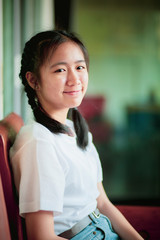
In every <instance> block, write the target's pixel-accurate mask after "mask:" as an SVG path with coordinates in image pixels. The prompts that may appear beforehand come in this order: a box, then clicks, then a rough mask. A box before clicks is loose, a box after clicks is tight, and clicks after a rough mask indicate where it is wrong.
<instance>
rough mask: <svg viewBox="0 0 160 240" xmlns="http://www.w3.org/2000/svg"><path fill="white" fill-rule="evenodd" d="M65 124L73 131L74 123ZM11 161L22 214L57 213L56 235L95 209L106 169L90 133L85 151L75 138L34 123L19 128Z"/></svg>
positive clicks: (11, 151)
mask: <svg viewBox="0 0 160 240" xmlns="http://www.w3.org/2000/svg"><path fill="white" fill-rule="evenodd" d="M67 125H68V126H70V127H71V128H72V129H73V124H72V122H71V121H69V120H67ZM10 159H11V164H12V168H13V173H14V180H15V185H16V188H17V191H18V193H19V209H20V215H21V216H23V217H25V213H27V212H36V211H39V210H46V211H53V213H54V230H55V233H56V234H57V235H58V234H60V233H61V232H64V231H66V230H68V229H70V228H71V227H72V226H73V225H74V224H76V223H77V222H78V221H79V220H81V219H82V218H83V217H85V216H86V215H88V214H90V213H91V212H92V211H94V210H95V208H96V206H97V201H96V199H97V197H98V195H99V192H98V189H97V183H98V182H101V181H102V168H101V163H100V160H99V157H98V154H97V151H96V149H95V147H94V145H93V143H92V136H91V134H90V133H89V144H88V146H87V149H86V150H82V149H80V148H79V147H78V146H77V143H76V137H71V136H68V135H66V134H53V133H52V132H50V131H49V130H48V129H47V128H46V127H44V126H43V125H41V124H39V123H37V122H33V123H32V124H30V125H26V126H24V127H22V129H21V130H20V132H19V134H18V136H17V138H16V141H15V143H14V145H13V147H12V148H11V150H10Z"/></svg>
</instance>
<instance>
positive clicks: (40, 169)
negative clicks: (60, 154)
mask: <svg viewBox="0 0 160 240" xmlns="http://www.w3.org/2000/svg"><path fill="white" fill-rule="evenodd" d="M18 155H19V156H17V157H18V158H19V167H20V176H21V177H20V186H19V199H20V203H19V206H20V214H21V215H22V216H23V215H24V214H25V213H27V212H35V211H38V210H46V211H53V212H54V214H55V215H58V214H59V213H61V212H62V210H63V195H64V186H65V176H64V171H63V169H62V166H61V165H60V163H59V161H58V159H57V155H56V149H55V148H54V146H53V144H51V143H50V142H48V141H45V140H42V139H38V140H37V139H36V140H35V139H33V140H31V141H29V142H27V143H26V144H25V145H24V146H23V148H22V149H21V150H20V151H19V153H18Z"/></svg>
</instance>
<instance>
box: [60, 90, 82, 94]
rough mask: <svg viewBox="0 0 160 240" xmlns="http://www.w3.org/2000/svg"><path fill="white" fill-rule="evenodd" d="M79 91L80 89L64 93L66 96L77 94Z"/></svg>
mask: <svg viewBox="0 0 160 240" xmlns="http://www.w3.org/2000/svg"><path fill="white" fill-rule="evenodd" d="M81 91H82V90H81V89H80V90H72V91H64V93H66V94H77V93H79V92H81Z"/></svg>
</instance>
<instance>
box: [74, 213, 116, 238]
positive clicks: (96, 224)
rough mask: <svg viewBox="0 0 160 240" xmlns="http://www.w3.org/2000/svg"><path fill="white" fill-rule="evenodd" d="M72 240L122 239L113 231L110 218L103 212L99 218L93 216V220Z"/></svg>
mask: <svg viewBox="0 0 160 240" xmlns="http://www.w3.org/2000/svg"><path fill="white" fill-rule="evenodd" d="M71 239H72V240H92V239H94V240H98V239H99V240H102V239H104V240H120V237H119V236H118V235H117V234H116V233H115V232H114V231H113V229H112V226H111V222H110V220H109V219H108V218H107V217H106V216H104V215H102V214H101V216H100V217H99V218H96V217H94V216H93V217H92V222H91V223H90V224H89V225H88V226H87V227H86V228H85V229H83V230H82V231H81V232H80V233H78V234H77V235H76V236H74V237H73V238H71Z"/></svg>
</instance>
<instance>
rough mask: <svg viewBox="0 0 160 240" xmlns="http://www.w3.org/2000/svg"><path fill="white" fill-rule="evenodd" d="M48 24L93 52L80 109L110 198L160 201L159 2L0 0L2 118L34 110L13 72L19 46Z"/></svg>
mask: <svg viewBox="0 0 160 240" xmlns="http://www.w3.org/2000/svg"><path fill="white" fill-rule="evenodd" d="M53 28H59V29H66V30H69V31H72V32H76V33H77V34H78V35H79V36H80V38H81V39H82V41H83V42H84V44H85V45H86V47H87V49H88V51H89V56H90V69H89V74H90V80H89V88H88V92H87V95H86V97H85V98H84V100H83V102H82V104H81V106H80V107H79V110H80V111H81V113H82V114H83V115H84V117H85V118H86V120H87V122H88V124H89V128H90V130H91V132H92V133H93V139H94V143H95V145H96V147H97V150H98V152H99V155H100V158H101V161H102V165H103V175H104V187H105V190H106V192H107V194H108V196H109V197H110V199H111V200H112V201H113V202H115V203H130V204H142V205H159V204H160V2H159V1H158V0H157V1H156V0H142V1H138V0H121V1H120V0H99V1H97V0H64V1H62V0H28V1H27V0H21V1H20V0H13V1H12V0H0V119H2V118H3V117H5V116H6V115H7V114H8V113H10V112H12V111H14V112H16V113H18V114H19V115H21V116H22V117H23V119H24V121H25V122H26V123H27V122H28V120H29V119H30V117H31V111H30V109H29V107H28V105H27V101H26V97H25V94H24V91H23V88H22V87H21V84H20V80H19V77H18V74H19V69H20V59H21V53H22V49H23V47H24V44H25V42H26V41H27V40H29V38H30V37H31V36H32V35H34V34H35V33H37V32H39V31H43V30H49V29H53Z"/></svg>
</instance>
